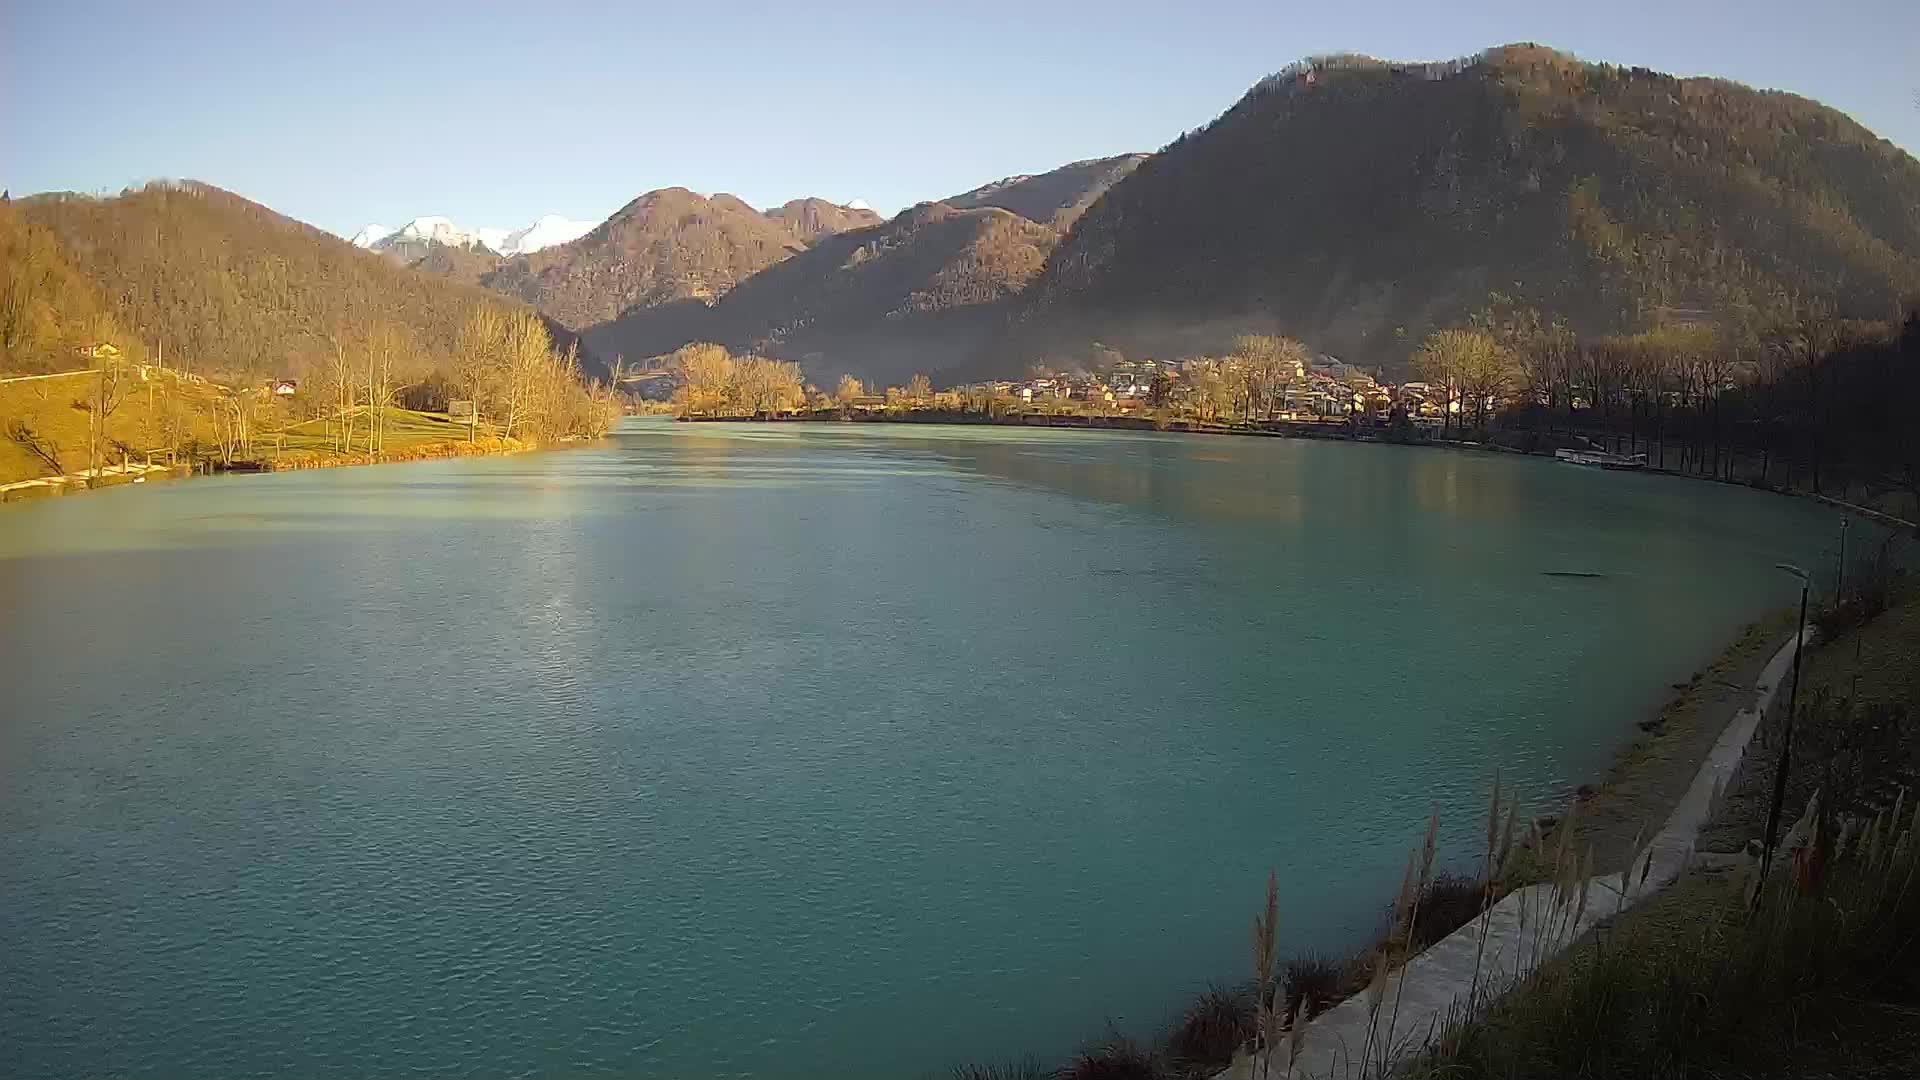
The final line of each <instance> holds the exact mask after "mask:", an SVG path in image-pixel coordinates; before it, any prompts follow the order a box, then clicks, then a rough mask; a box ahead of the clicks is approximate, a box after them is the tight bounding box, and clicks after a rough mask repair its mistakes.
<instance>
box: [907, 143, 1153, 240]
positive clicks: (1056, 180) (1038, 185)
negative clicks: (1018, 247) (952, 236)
mask: <svg viewBox="0 0 1920 1080" xmlns="http://www.w3.org/2000/svg"><path fill="white" fill-rule="evenodd" d="M1149 156H1150V155H1148V154H1120V155H1118V156H1116V157H1106V158H1094V159H1092V160H1090V161H1076V162H1073V163H1072V164H1069V165H1062V166H1060V167H1059V168H1057V169H1054V170H1051V171H1049V172H1044V173H1038V174H1035V175H1023V176H1009V177H1007V178H1006V179H1004V180H996V181H994V182H993V183H991V184H983V185H982V186H980V187H977V188H974V189H973V190H972V191H969V192H966V193H964V194H960V195H955V196H953V197H952V198H950V199H945V200H942V201H944V202H945V203H946V204H947V205H948V206H951V207H953V208H954V209H956V210H972V209H977V208H980V207H983V206H997V207H999V208H1000V209H1002V210H1010V211H1012V212H1013V213H1016V214H1019V215H1020V216H1021V217H1023V218H1026V219H1027V220H1029V221H1038V222H1040V223H1041V224H1043V225H1054V226H1056V227H1058V228H1060V229H1061V230H1062V231H1064V230H1065V229H1066V228H1067V227H1068V226H1070V225H1072V224H1073V222H1074V221H1076V220H1077V219H1078V218H1079V217H1080V215H1082V214H1084V213H1086V211H1087V208H1088V207H1089V206H1092V205H1093V204H1094V202H1095V201H1096V200H1098V199H1099V198H1100V196H1101V195H1103V194H1105V193H1106V190H1107V189H1108V188H1110V187H1112V186H1113V185H1115V184H1117V183H1119V182H1120V181H1121V180H1122V179H1124V178H1125V177H1126V176H1127V174H1128V173H1131V172H1132V171H1133V170H1135V169H1137V168H1139V167H1140V163H1141V162H1143V161H1145V160H1147V158H1148V157H1149Z"/></svg>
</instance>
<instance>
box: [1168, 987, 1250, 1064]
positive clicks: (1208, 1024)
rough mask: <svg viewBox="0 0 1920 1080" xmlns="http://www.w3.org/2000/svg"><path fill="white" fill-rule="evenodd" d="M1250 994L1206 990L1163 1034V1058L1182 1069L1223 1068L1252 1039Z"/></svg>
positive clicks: (1240, 990)
mask: <svg viewBox="0 0 1920 1080" xmlns="http://www.w3.org/2000/svg"><path fill="white" fill-rule="evenodd" d="M1255 1012H1256V1010H1255V1003H1254V999H1253V994H1252V993H1250V992H1248V991H1247V990H1244V989H1227V988H1224V987H1220V986H1210V987H1208V988H1207V989H1206V991H1205V992H1203V993H1202V994H1201V995H1200V996H1199V997H1198V998H1196V999H1195V1000H1194V1002H1193V1004H1191V1005H1189V1006H1187V1011H1186V1012H1184V1013H1182V1014H1181V1016H1180V1019H1178V1020H1176V1021H1175V1022H1174V1025H1173V1030H1172V1031H1170V1032H1168V1033H1167V1055H1168V1056H1169V1057H1171V1058H1172V1059H1173V1060H1174V1061H1176V1062H1179V1063H1180V1064H1183V1065H1224V1064H1226V1063H1227V1062H1229V1061H1231V1060H1233V1055H1234V1054H1235V1052H1237V1051H1238V1050H1239V1049H1240V1048H1241V1047H1242V1046H1245V1045H1246V1044H1247V1043H1248V1041H1250V1040H1251V1039H1252V1038H1253V1035H1254V1024H1255V1019H1254V1017H1255Z"/></svg>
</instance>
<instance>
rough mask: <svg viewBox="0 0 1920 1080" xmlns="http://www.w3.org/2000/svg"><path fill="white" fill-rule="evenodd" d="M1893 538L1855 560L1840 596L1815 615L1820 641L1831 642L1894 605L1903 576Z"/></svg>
mask: <svg viewBox="0 0 1920 1080" xmlns="http://www.w3.org/2000/svg"><path fill="white" fill-rule="evenodd" d="M1894 539H1895V538H1894V537H1891V536H1890V537H1888V538H1887V542H1886V543H1884V544H1882V545H1880V550H1879V551H1877V552H1875V553H1873V554H1871V555H1867V556H1865V557H1863V558H1860V559H1856V560H1855V561H1854V564H1853V566H1852V567H1850V568H1849V569H1848V570H1847V578H1846V582H1845V584H1844V586H1843V588H1842V589H1841V590H1840V594H1839V595H1838V596H1836V597H1834V598H1833V599H1832V600H1830V601H1828V602H1827V603H1826V604H1825V605H1824V606H1822V607H1821V609H1820V610H1819V611H1817V612H1815V613H1814V615H1813V625H1814V626H1816V627H1818V628H1819V630H1820V637H1821V640H1823V641H1832V640H1834V639H1835V638H1838V637H1839V636H1840V635H1842V634H1844V633H1846V632H1847V631H1848V630H1851V629H1853V628H1854V627H1856V626H1864V625H1866V624H1867V623H1870V622H1872V621H1873V620H1874V619H1877V618H1879V617H1880V615H1881V614H1882V613H1884V612H1885V611H1886V610H1887V608H1888V607H1890V606H1892V604H1893V594H1894V588H1895V586H1897V585H1898V584H1899V582H1900V578H1901V576H1902V575H1901V567H1900V565H1899V558H1898V555H1899V553H1897V552H1895V551H1894V550H1893V543H1894Z"/></svg>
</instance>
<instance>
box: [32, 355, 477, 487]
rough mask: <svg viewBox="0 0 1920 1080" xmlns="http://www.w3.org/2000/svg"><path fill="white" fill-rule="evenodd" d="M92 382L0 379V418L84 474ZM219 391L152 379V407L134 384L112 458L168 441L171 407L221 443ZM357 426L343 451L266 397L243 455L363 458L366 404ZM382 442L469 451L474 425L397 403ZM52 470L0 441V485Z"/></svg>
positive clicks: (112, 432) (392, 448)
mask: <svg viewBox="0 0 1920 1080" xmlns="http://www.w3.org/2000/svg"><path fill="white" fill-rule="evenodd" d="M91 386H92V378H91V377H89V376H76V377H71V378H60V379H38V380H34V381H31V382H17V383H6V384H0V416H4V417H6V418H7V420H8V421H10V422H11V421H14V420H18V421H20V422H22V423H25V424H26V425H27V426H29V427H30V428H32V429H33V431H34V432H35V433H36V434H37V435H39V436H40V437H41V438H43V439H46V440H48V441H49V442H51V443H52V445H53V446H54V448H55V452H56V454H57V455H58V456H59V458H60V463H61V465H62V466H64V470H65V471H66V472H68V473H75V472H79V471H81V470H83V469H85V468H86V467H87V439H88V424H87V413H86V411H85V410H84V409H83V408H76V407H75V404H74V403H75V402H76V400H81V399H84V397H85V396H86V394H87V393H88V392H89V390H90V389H91ZM218 397H219V391H218V390H217V389H216V388H214V387H211V386H206V385H193V384H178V383H174V382H172V381H170V380H169V381H163V382H156V383H155V384H154V385H153V394H152V399H151V400H152V404H151V405H149V395H148V387H147V385H146V384H135V389H133V390H132V391H130V392H129V393H128V394H127V395H126V397H125V399H124V400H123V401H121V403H120V405H119V406H118V407H117V408H116V409H114V410H113V412H112V414H111V415H110V416H109V417H108V418H107V438H108V440H109V449H108V451H107V455H108V457H109V459H110V462H111V461H118V460H119V453H120V451H119V444H124V445H125V446H126V447H127V448H129V450H130V451H131V452H132V453H133V454H134V455H135V460H139V451H141V450H142V449H145V448H147V447H151V446H156V445H159V444H160V443H161V442H163V441H164V440H163V439H161V438H159V437H157V436H156V434H155V433H156V432H157V431H159V430H160V428H161V425H162V424H163V423H164V422H165V415H166V413H167V411H168V409H169V408H173V409H176V410H177V413H178V416H179V422H180V423H182V424H183V425H185V430H186V432H187V437H186V439H185V440H183V441H194V440H197V441H198V442H200V443H201V444H202V446H203V448H204V447H211V446H213V445H214V444H216V443H217V441H218V434H217V430H216V425H215V421H214V408H215V403H216V402H217V400H218ZM355 425H356V427H355V433H354V438H355V446H356V449H355V450H354V451H352V452H344V451H340V450H337V449H335V448H334V447H333V445H332V442H333V440H332V438H330V437H329V435H328V432H327V425H326V424H323V423H322V422H321V421H320V420H318V419H310V420H302V419H299V418H297V417H295V416H292V415H289V412H288V410H287V409H286V408H285V407H283V406H281V405H279V404H277V403H264V404H262V405H261V406H260V407H259V412H258V413H257V414H256V416H255V418H254V445H253V449H252V451H251V452H248V453H242V454H240V455H238V457H237V459H238V460H243V461H257V462H259V463H260V464H261V465H262V466H266V467H273V466H276V465H279V466H282V467H285V466H291V465H301V466H313V465H326V464H337V463H351V462H360V461H364V460H367V459H366V453H365V451H364V450H361V449H358V447H359V446H361V445H362V440H364V439H365V438H366V432H367V420H366V410H365V409H364V408H362V409H360V410H359V411H358V415H357V417H356V419H355ZM336 430H337V427H336ZM476 434H477V435H478V437H479V442H478V443H476V444H474V449H475V450H479V451H482V452H486V451H494V450H501V449H507V448H508V447H507V446H505V445H504V444H503V442H502V441H501V440H500V439H498V437H497V436H498V432H497V431H495V430H494V428H493V425H490V424H483V425H481V426H480V429H479V431H478V432H477V433H476ZM383 448H384V454H383V456H384V457H386V458H390V459H393V458H408V457H427V456H440V455H444V454H458V453H466V452H469V449H468V443H467V429H466V427H465V426H464V425H460V424H455V423H453V422H451V421H450V420H448V419H447V416H446V414H444V413H424V412H413V411H411V410H408V409H398V408H392V409H388V410H387V413H386V435H385V441H384V447H383ZM53 473H54V470H53V469H51V468H49V467H48V466H47V465H46V464H45V463H44V462H42V461H41V460H40V459H39V458H38V457H36V456H35V455H34V454H32V453H31V452H29V451H28V450H26V449H25V448H24V447H22V446H20V445H19V444H18V443H16V442H15V441H13V440H11V439H0V484H7V483H12V482H14V481H16V480H30V479H33V478H35V477H41V476H48V475H52V474H53Z"/></svg>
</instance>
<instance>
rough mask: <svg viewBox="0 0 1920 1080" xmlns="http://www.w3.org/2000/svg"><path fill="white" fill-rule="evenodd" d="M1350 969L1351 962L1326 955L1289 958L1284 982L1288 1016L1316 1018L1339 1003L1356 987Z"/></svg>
mask: <svg viewBox="0 0 1920 1080" xmlns="http://www.w3.org/2000/svg"><path fill="white" fill-rule="evenodd" d="M1350 969H1351V965H1349V964H1342V963H1336V962H1335V961H1332V960H1329V959H1327V958H1326V957H1323V956H1313V955H1302V956H1296V957H1294V958H1293V959H1292V960H1289V961H1287V967H1286V971H1285V973H1284V974H1283V975H1282V984H1281V985H1282V988H1283V990H1284V992H1285V995H1286V996H1285V998H1284V999H1283V1001H1284V1008H1285V1010H1286V1013H1287V1015H1288V1016H1295V1015H1297V1016H1302V1017H1307V1018H1312V1017H1315V1016H1319V1015H1320V1014H1321V1013H1323V1012H1326V1011H1327V1010H1328V1009H1330V1008H1332V1007H1333V1006H1334V1005H1336V1004H1338V1003H1339V1001H1340V999H1341V998H1344V997H1346V996H1347V994H1348V992H1349V991H1351V990H1352V989H1353V987H1352V979H1351V978H1350V977H1349V972H1350Z"/></svg>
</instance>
